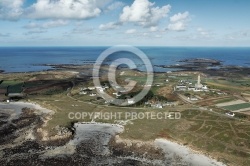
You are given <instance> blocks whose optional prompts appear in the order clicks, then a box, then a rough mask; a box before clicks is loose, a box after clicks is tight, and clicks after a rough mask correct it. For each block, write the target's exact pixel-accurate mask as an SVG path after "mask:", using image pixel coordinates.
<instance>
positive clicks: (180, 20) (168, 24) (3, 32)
mask: <svg viewBox="0 0 250 166" xmlns="http://www.w3.org/2000/svg"><path fill="white" fill-rule="evenodd" d="M249 15H250V1H249V0H0V46H113V45H134V46H235V47H249V46H250V17H249Z"/></svg>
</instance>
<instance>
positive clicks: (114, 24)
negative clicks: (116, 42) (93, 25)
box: [99, 22, 121, 31]
mask: <svg viewBox="0 0 250 166" xmlns="http://www.w3.org/2000/svg"><path fill="white" fill-rule="evenodd" d="M120 25H121V23H118V22H109V23H107V24H101V25H100V26H99V29H100V30H101V31H107V30H111V29H116V28H118V27H119V26H120Z"/></svg>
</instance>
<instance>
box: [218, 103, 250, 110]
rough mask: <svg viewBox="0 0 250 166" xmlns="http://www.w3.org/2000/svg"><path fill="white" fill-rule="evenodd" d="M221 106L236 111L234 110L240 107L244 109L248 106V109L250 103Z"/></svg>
mask: <svg viewBox="0 0 250 166" xmlns="http://www.w3.org/2000/svg"><path fill="white" fill-rule="evenodd" d="M223 108H224V109H226V110H230V111H236V110H240V109H244V108H249V109H250V103H242V104H235V105H229V106H225V107H223Z"/></svg>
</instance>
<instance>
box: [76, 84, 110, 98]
mask: <svg viewBox="0 0 250 166" xmlns="http://www.w3.org/2000/svg"><path fill="white" fill-rule="evenodd" d="M108 88H109V86H107V85H104V86H101V87H95V86H89V87H87V88H85V87H84V88H81V89H80V92H79V95H87V94H88V95H89V96H92V97H93V96H96V95H97V94H96V93H95V92H93V91H94V90H99V91H100V92H103V91H104V90H106V89H108Z"/></svg>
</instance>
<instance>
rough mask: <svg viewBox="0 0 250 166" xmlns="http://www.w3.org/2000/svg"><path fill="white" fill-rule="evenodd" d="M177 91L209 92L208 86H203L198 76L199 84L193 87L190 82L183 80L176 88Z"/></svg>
mask: <svg viewBox="0 0 250 166" xmlns="http://www.w3.org/2000/svg"><path fill="white" fill-rule="evenodd" d="M174 90H175V91H194V92H200V91H209V89H208V87H207V85H203V84H201V76H200V75H198V79H197V83H196V84H195V85H194V86H193V83H191V82H189V81H184V80H181V81H180V83H179V84H178V85H176V86H175V87H174Z"/></svg>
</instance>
